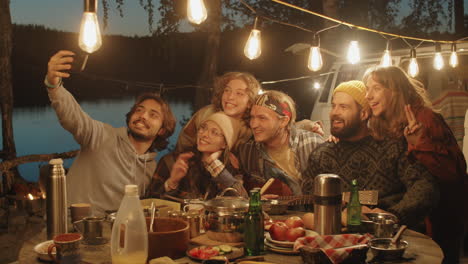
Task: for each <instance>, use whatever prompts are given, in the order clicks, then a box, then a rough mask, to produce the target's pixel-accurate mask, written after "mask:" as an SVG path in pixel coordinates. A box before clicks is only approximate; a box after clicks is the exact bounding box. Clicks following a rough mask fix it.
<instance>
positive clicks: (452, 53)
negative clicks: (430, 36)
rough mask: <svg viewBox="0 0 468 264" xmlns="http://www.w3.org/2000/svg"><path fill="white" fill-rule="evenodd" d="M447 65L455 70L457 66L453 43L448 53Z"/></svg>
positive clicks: (455, 47) (455, 50)
mask: <svg viewBox="0 0 468 264" xmlns="http://www.w3.org/2000/svg"><path fill="white" fill-rule="evenodd" d="M449 64H450V66H452V68H455V67H457V66H458V56H457V44H455V43H452V51H451V53H450V60H449Z"/></svg>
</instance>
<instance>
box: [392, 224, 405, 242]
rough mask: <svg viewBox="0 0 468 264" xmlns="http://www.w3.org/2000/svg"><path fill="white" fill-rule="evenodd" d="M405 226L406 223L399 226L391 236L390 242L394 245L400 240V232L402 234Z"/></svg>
mask: <svg viewBox="0 0 468 264" xmlns="http://www.w3.org/2000/svg"><path fill="white" fill-rule="evenodd" d="M406 228H407V226H406V225H402V226H400V229H398V232H397V233H396V234H395V235H394V236H393V237H392V240H391V244H392V245H396V244H397V242H398V241H399V240H400V236H401V234H403V231H405V230H406Z"/></svg>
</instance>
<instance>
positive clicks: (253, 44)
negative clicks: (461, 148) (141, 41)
mask: <svg viewBox="0 0 468 264" xmlns="http://www.w3.org/2000/svg"><path fill="white" fill-rule="evenodd" d="M239 1H240V2H241V3H242V4H243V5H245V6H246V7H247V8H248V9H249V10H250V11H251V12H252V13H253V14H255V16H256V17H255V22H254V26H253V29H252V31H251V32H250V35H249V38H248V40H247V42H246V45H245V47H244V54H245V56H246V57H247V58H249V59H251V60H254V59H256V58H258V57H259V56H260V55H261V31H260V30H259V29H258V27H257V22H258V19H259V17H260V16H259V15H257V11H256V10H255V9H254V8H253V7H251V6H250V5H249V4H247V3H246V2H245V1H244V0H239ZM270 1H272V2H276V3H278V4H281V5H284V6H287V7H289V8H293V9H296V10H299V11H302V12H305V13H309V14H311V15H314V16H318V17H321V18H323V19H326V20H329V21H332V22H335V23H336V25H334V26H331V27H328V28H325V29H322V30H319V31H315V32H314V31H312V30H309V29H305V28H302V27H300V26H297V25H293V24H289V23H286V22H282V21H278V20H275V19H273V18H269V17H266V16H261V18H262V19H266V20H269V21H272V22H275V23H280V24H283V25H287V26H291V27H295V28H299V29H301V30H304V31H307V32H311V33H313V34H314V35H313V40H312V43H311V46H310V49H309V56H308V60H307V67H308V68H309V70H311V71H314V72H316V71H320V70H321V69H322V67H323V59H322V55H321V51H320V36H319V33H320V32H323V31H326V30H329V29H332V28H336V27H339V26H348V27H350V28H352V29H353V30H363V31H367V32H372V33H377V34H380V35H381V36H383V37H384V38H385V39H387V44H386V48H385V50H384V52H383V54H382V58H381V60H380V65H381V66H384V67H388V66H391V65H393V61H392V56H391V45H390V44H391V43H390V41H391V40H393V39H401V40H403V41H404V42H406V44H408V46H409V48H410V62H409V64H408V74H409V75H410V76H412V77H416V76H417V75H418V73H419V66H418V62H417V58H416V48H417V47H418V46H419V45H421V44H422V43H423V42H431V43H434V44H435V49H436V50H435V54H434V68H435V69H437V70H441V69H442V68H443V67H444V59H443V56H442V49H441V44H452V46H451V53H450V58H449V64H450V66H451V67H457V65H458V57H457V48H456V43H466V42H467V41H464V40H465V39H466V38H462V39H459V40H455V41H453V40H452V41H445V40H433V39H424V38H417V37H412V36H404V35H397V34H393V33H388V32H383V31H379V30H375V29H371V28H366V27H362V26H358V25H354V24H351V23H348V22H345V21H341V20H338V19H335V18H331V17H328V16H325V15H323V14H320V13H316V12H313V11H310V10H307V9H304V8H301V7H298V6H295V5H293V4H290V3H287V2H284V1H282V0H270ZM191 3H196V4H197V5H199V6H202V7H203V9H204V4H203V0H188V10H189V12H188V13H189V20H190V21H192V20H191V18H190V8H191ZM204 10H205V12H206V9H204ZM202 17H204V18H203V19H201V20H200V21H201V22H203V20H204V19H206V14H205V15H204V16H202ZM192 22H193V21H192ZM201 22H199V23H201ZM194 23H196V22H194ZM199 23H197V24H199ZM385 36H390V37H393V38H391V39H389V38H387V37H385ZM407 40H418V41H420V44H419V45H418V46H416V47H413V46H412V45H411V44H410V43H408V41H407ZM346 57H347V59H348V61H349V63H351V64H357V63H359V61H360V59H361V54H360V50H359V43H358V41H357V39H355V38H353V40H351V41H350V42H349V46H348V50H347V52H346Z"/></svg>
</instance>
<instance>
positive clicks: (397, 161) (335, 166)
mask: <svg viewBox="0 0 468 264" xmlns="http://www.w3.org/2000/svg"><path fill="white" fill-rule="evenodd" d="M365 89H366V88H365V85H364V83H362V82H361V81H349V82H344V83H341V84H340V85H339V86H338V87H336V89H335V90H334V91H333V99H332V110H331V112H330V121H331V128H330V130H331V131H330V132H331V134H332V135H333V136H335V137H336V138H338V139H339V142H338V143H333V142H326V143H324V144H322V145H320V146H319V147H317V148H316V149H315V150H314V152H312V154H311V155H310V157H309V164H308V165H309V166H308V168H307V170H306V171H305V173H304V181H305V182H304V189H303V192H304V193H309V194H310V193H312V192H313V181H314V178H315V176H317V175H319V174H321V173H333V174H337V175H339V176H340V177H341V178H342V179H343V184H344V190H345V191H350V190H351V181H352V180H353V179H357V181H358V185H359V189H360V190H377V191H378V193H379V201H378V205H377V207H378V208H379V209H380V210H379V209H377V211H381V210H384V211H387V212H390V213H392V214H395V215H396V216H397V217H398V218H399V219H400V222H401V223H404V224H407V225H409V226H410V227H413V228H415V227H416V226H417V225H418V224H419V223H421V222H422V220H423V219H424V217H425V216H426V215H428V213H429V212H430V209H431V208H432V207H433V206H434V204H435V203H436V202H437V200H438V188H437V185H436V182H435V180H434V178H433V177H432V175H431V174H430V173H429V172H428V171H427V170H426V169H425V168H424V166H422V165H421V164H419V163H417V162H411V161H410V160H408V157H407V156H406V144H405V142H403V141H387V140H383V141H377V140H375V139H373V138H372V137H371V136H370V134H369V129H368V127H367V120H368V118H369V114H370V112H369V105H368V104H367V101H366V99H365ZM365 209H367V208H363V211H364V210H365Z"/></svg>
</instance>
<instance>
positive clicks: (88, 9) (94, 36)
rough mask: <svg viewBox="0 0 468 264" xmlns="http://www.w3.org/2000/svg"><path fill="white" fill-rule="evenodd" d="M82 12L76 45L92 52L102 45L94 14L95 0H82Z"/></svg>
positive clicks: (95, 8)
mask: <svg viewBox="0 0 468 264" xmlns="http://www.w3.org/2000/svg"><path fill="white" fill-rule="evenodd" d="M84 4H85V7H84V13H83V18H82V19H81V27H80V36H79V38H78V45H79V46H80V48H81V49H82V50H84V51H86V52H87V53H93V52H95V51H96V50H98V49H99V48H100V47H101V45H102V40H101V31H100V30H99V23H98V19H97V15H96V10H97V1H96V0H84Z"/></svg>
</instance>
